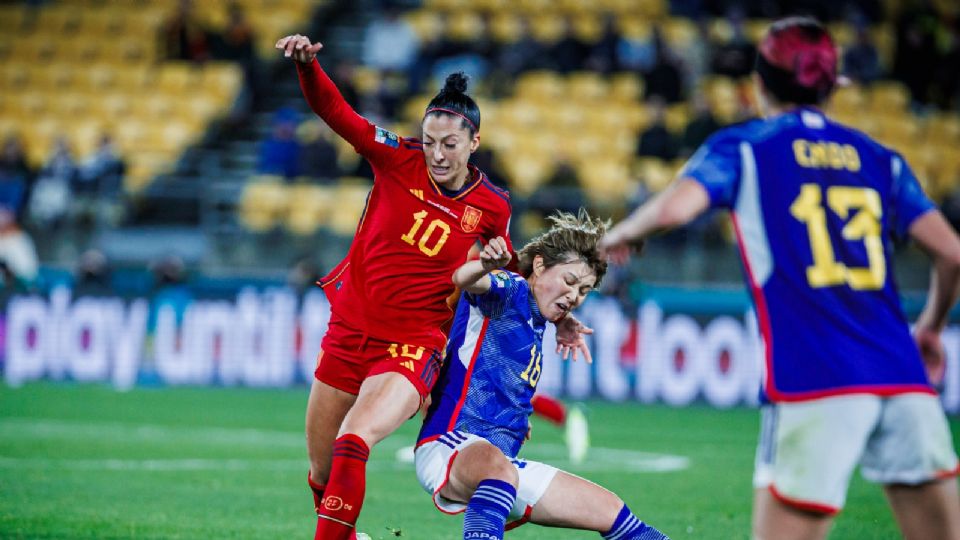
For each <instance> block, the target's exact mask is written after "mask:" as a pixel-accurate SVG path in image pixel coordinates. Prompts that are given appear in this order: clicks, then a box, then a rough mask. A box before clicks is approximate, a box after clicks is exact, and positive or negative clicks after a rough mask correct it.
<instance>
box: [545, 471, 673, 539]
mask: <svg viewBox="0 0 960 540" xmlns="http://www.w3.org/2000/svg"><path fill="white" fill-rule="evenodd" d="M530 522H531V523H536V524H538V525H544V526H547V527H564V528H568V529H584V530H588V531H597V532H599V533H600V534H603V535H607V536H609V537H611V538H614V537H615V538H623V539H625V540H627V539H632V538H640V537H642V538H651V539H653V538H663V539H666V538H667V537H666V535H664V534H663V533H661V532H660V531H658V530H656V529H655V528H654V527H652V526H651V525H648V524H646V523H643V522H642V521H641V520H640V519H639V518H637V517H636V516H634V515H633V513H632V512H631V511H630V509H629V508H627V506H626V505H625V504H624V502H623V501H622V500H621V499H620V497H617V495H616V494H614V493H613V492H611V491H610V490H608V489H606V488H603V487H601V486H598V485H597V484H594V483H593V482H591V481H589V480H586V479H584V478H580V477H579V476H575V475H573V474H570V473H568V472H564V471H559V472H558V473H557V475H556V476H554V477H553V480H552V481H551V482H550V486H549V487H547V491H546V492H545V493H544V494H543V497H541V498H540V501H539V502H537V504H536V506H534V507H533V512H532V513H531V514H530ZM607 536H605V537H607Z"/></svg>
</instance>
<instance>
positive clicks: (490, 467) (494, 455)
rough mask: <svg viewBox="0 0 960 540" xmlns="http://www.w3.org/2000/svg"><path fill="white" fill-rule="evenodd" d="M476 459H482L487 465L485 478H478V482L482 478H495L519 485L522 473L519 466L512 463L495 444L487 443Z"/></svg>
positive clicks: (484, 471)
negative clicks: (519, 471) (518, 469)
mask: <svg viewBox="0 0 960 540" xmlns="http://www.w3.org/2000/svg"><path fill="white" fill-rule="evenodd" d="M474 459H479V460H482V462H483V463H485V464H486V465H485V466H484V468H483V475H482V476H483V478H478V479H477V483H479V482H480V481H482V480H487V479H493V480H501V481H503V482H506V483H508V484H510V485H511V486H513V487H517V485H518V484H519V483H520V475H519V474H518V473H517V468H516V467H514V466H513V463H510V460H509V459H507V457H506V456H504V455H503V452H501V451H500V449H499V448H497V447H496V446H493V445H485V446H484V448H483V450H482V452H481V455H480V456H477V457H475V458H474Z"/></svg>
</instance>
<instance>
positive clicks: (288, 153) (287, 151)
mask: <svg viewBox="0 0 960 540" xmlns="http://www.w3.org/2000/svg"><path fill="white" fill-rule="evenodd" d="M298 120H299V114H298V113H297V111H295V110H293V109H291V108H283V109H280V110H278V111H277V112H276V113H274V115H273V128H272V130H271V132H270V136H269V137H267V138H266V139H264V140H263V141H260V156H259V159H258V161H257V172H258V173H261V174H276V175H279V176H283V177H286V178H288V179H293V178H296V177H297V176H298V175H299V174H300V154H301V149H300V142H299V141H297V137H296V134H297V122H298Z"/></svg>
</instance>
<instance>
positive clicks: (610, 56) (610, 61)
mask: <svg viewBox="0 0 960 540" xmlns="http://www.w3.org/2000/svg"><path fill="white" fill-rule="evenodd" d="M622 39H623V36H622V35H621V34H620V29H619V28H617V20H616V18H615V17H614V16H613V14H610V13H608V14H607V15H606V16H604V18H603V34H601V35H600V39H599V40H597V42H596V43H595V44H594V45H593V47H592V48H591V49H590V53H589V55H588V56H587V61H586V67H587V69H590V70H592V71H597V72H600V73H603V74H605V75H609V74H610V73H613V72H616V71H621V66H620V59H619V57H618V56H617V47H618V46H619V44H620V41H621V40H622Z"/></svg>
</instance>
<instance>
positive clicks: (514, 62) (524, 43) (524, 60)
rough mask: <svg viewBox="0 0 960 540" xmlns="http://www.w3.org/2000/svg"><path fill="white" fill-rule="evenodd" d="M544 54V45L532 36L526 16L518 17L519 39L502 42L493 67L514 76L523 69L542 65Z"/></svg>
mask: <svg viewBox="0 0 960 540" xmlns="http://www.w3.org/2000/svg"><path fill="white" fill-rule="evenodd" d="M546 56H547V50H546V47H545V46H544V45H543V43H540V42H539V41H537V40H536V38H534V37H533V33H532V32H531V30H530V21H528V20H527V18H526V17H520V39H518V40H517V41H514V42H512V43H504V44H503V45H502V46H501V47H500V51H499V53H498V54H497V61H496V62H495V69H499V70H502V71H503V72H504V73H506V74H508V75H511V76H516V75H518V74H520V73H522V72H524V71H529V70H532V69H538V68H541V67H544V65H545V59H546Z"/></svg>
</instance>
